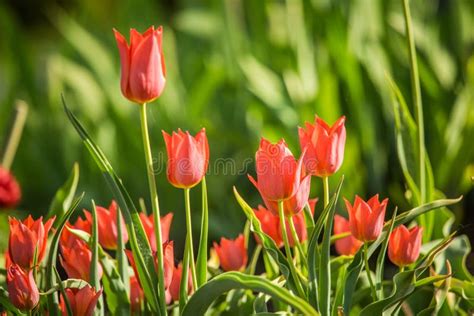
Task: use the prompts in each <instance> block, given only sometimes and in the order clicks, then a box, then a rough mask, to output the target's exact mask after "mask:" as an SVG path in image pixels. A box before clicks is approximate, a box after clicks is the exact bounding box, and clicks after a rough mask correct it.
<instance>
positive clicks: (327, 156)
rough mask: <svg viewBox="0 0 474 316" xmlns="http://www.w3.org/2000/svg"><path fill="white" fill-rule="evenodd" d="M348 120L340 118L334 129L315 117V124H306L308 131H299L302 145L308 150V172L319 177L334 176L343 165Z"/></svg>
mask: <svg viewBox="0 0 474 316" xmlns="http://www.w3.org/2000/svg"><path fill="white" fill-rule="evenodd" d="M345 120H346V118H345V117H344V116H342V117H340V118H339V119H338V120H337V121H336V123H334V125H333V126H332V127H330V126H329V125H328V124H327V123H326V122H324V121H323V120H322V119H320V118H319V117H318V116H316V117H315V121H314V124H310V123H306V129H304V128H302V127H300V128H299V130H298V133H299V138H300V145H301V148H302V149H303V150H306V155H305V156H304V164H305V166H306V170H307V171H308V172H309V173H311V174H312V175H315V176H318V177H328V176H330V175H332V174H334V173H335V172H336V171H337V170H338V169H339V168H340V167H341V165H342V161H343V159H344V146H345V143H346V128H345V127H344V122H345Z"/></svg>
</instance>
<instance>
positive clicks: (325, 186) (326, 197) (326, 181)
mask: <svg viewBox="0 0 474 316" xmlns="http://www.w3.org/2000/svg"><path fill="white" fill-rule="evenodd" d="M323 190H324V207H326V206H327V205H328V204H329V177H323Z"/></svg>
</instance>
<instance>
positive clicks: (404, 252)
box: [388, 225, 423, 267]
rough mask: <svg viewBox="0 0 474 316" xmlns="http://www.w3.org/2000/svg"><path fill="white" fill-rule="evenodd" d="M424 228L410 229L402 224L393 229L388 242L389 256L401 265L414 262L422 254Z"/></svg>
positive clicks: (415, 227)
mask: <svg viewBox="0 0 474 316" xmlns="http://www.w3.org/2000/svg"><path fill="white" fill-rule="evenodd" d="M422 237H423V228H422V227H419V226H414V227H412V228H410V229H408V228H406V227H405V226H404V225H400V226H398V227H397V228H395V229H394V230H393V231H392V234H391V235H390V239H389V242H388V257H389V259H390V261H392V262H393V263H394V264H396V265H397V266H399V267H403V266H406V265H409V264H412V263H414V262H415V261H416V260H417V259H418V256H419V255H420V247H421V238H422Z"/></svg>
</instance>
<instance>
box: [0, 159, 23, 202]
mask: <svg viewBox="0 0 474 316" xmlns="http://www.w3.org/2000/svg"><path fill="white" fill-rule="evenodd" d="M20 199H21V189H20V186H19V185H18V182H17V181H16V179H15V177H14V176H13V175H12V174H11V173H10V172H9V171H8V170H7V169H5V168H2V167H1V166H0V209H2V208H12V207H15V206H16V205H17V204H18V202H19V201H20Z"/></svg>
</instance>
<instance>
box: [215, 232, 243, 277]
mask: <svg viewBox="0 0 474 316" xmlns="http://www.w3.org/2000/svg"><path fill="white" fill-rule="evenodd" d="M214 249H215V250H216V252H217V255H218V257H219V261H220V264H221V267H222V269H223V270H224V271H242V270H244V269H245V266H246V265H247V260H248V257H247V248H246V247H245V240H244V236H243V235H242V234H240V235H239V237H237V238H236V239H234V240H232V239H226V238H223V237H222V238H221V242H220V245H219V244H218V243H216V242H214Z"/></svg>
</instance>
